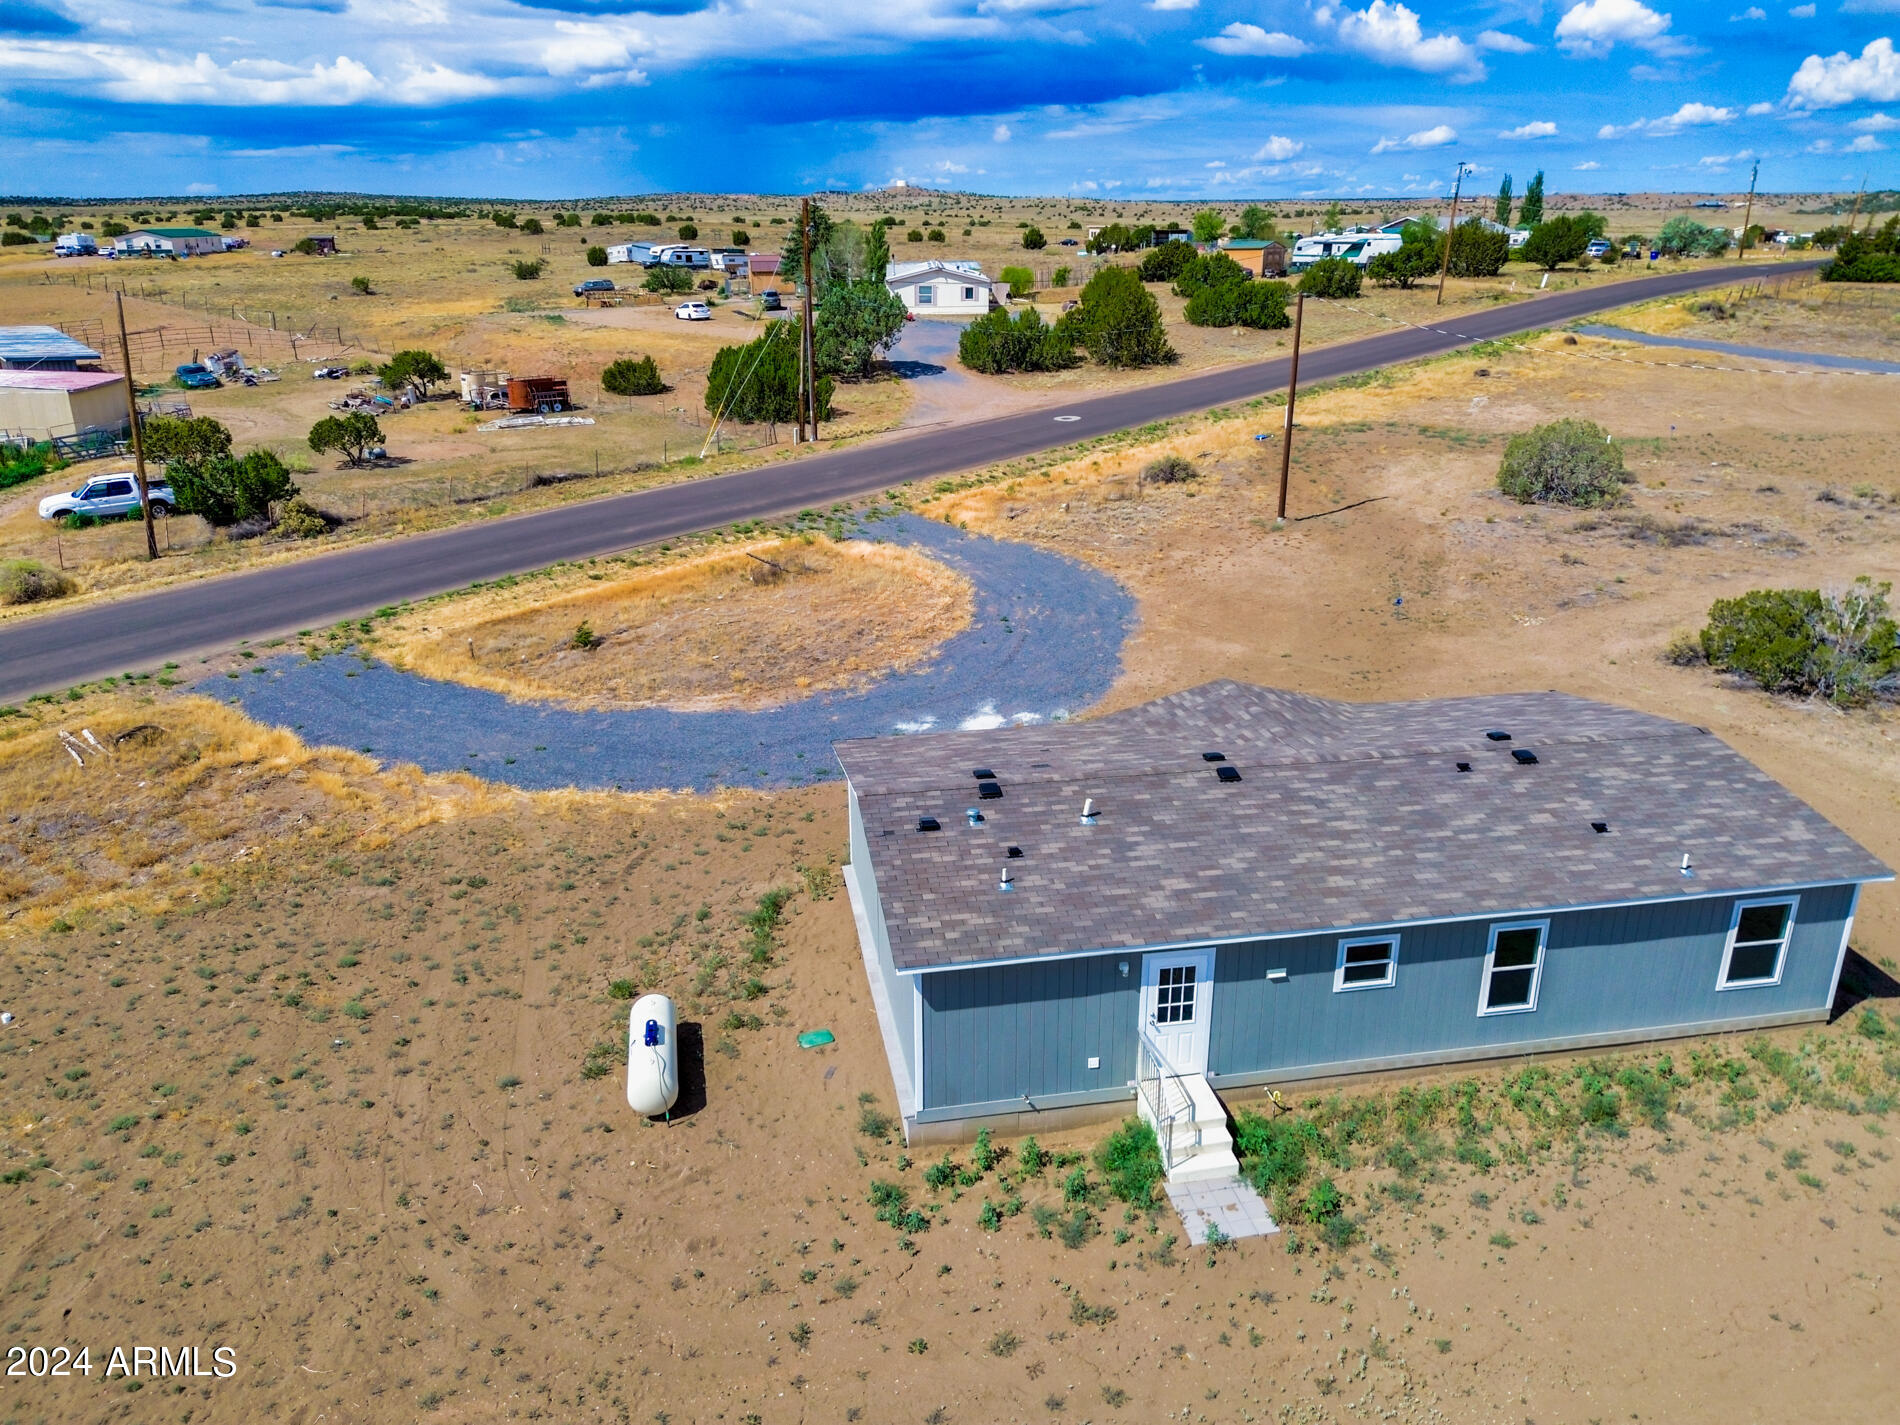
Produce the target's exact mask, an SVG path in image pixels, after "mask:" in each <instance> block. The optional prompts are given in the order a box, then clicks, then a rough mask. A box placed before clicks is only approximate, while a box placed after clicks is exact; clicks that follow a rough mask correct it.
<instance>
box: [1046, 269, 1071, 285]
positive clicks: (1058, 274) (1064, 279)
mask: <svg viewBox="0 0 1900 1425" xmlns="http://www.w3.org/2000/svg"><path fill="white" fill-rule="evenodd" d="M1069 273H1070V270H1069V269H1068V268H1066V267H1058V268H1057V269H1056V270H1055V271H1054V272H1053V273H1051V274H1050V276H1049V285H1050V286H1051V287H1067V286H1068V285H1069Z"/></svg>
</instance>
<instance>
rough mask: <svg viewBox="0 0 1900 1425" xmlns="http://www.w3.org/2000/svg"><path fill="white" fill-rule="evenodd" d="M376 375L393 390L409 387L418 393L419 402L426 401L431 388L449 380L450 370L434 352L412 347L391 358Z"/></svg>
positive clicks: (378, 369)
mask: <svg viewBox="0 0 1900 1425" xmlns="http://www.w3.org/2000/svg"><path fill="white" fill-rule="evenodd" d="M376 374H377V376H379V377H380V378H381V379H382V383H383V385H385V386H388V387H390V388H391V389H394V388H395V387H398V386H407V387H408V388H409V389H410V390H412V391H414V392H415V393H416V399H417V400H418V401H426V400H428V399H429V388H430V387H431V386H439V385H441V384H442V383H443V382H445V381H447V380H448V379H449V368H448V367H446V366H444V365H443V364H442V358H441V357H439V356H437V355H436V354H435V353H434V352H432V351H424V350H422V349H421V348H420V347H411V348H409V349H408V350H407V351H399V352H397V353H396V354H395V355H394V356H392V357H390V358H389V361H388V362H387V363H386V364H385V365H383V366H381V367H378V368H377V370H376Z"/></svg>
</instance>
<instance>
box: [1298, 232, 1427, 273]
mask: <svg viewBox="0 0 1900 1425" xmlns="http://www.w3.org/2000/svg"><path fill="white" fill-rule="evenodd" d="M1403 245H1404V238H1403V237H1401V236H1400V235H1399V234H1398V233H1396V232H1385V231H1383V230H1381V229H1379V228H1363V227H1354V228H1347V229H1346V230H1345V231H1344V232H1337V233H1313V234H1312V235H1310V236H1308V237H1303V238H1300V239H1299V240H1298V241H1296V242H1295V243H1294V244H1293V251H1292V253H1291V254H1290V255H1289V257H1288V259H1287V270H1288V271H1289V272H1304V271H1305V270H1306V269H1307V268H1309V267H1311V266H1312V265H1313V264H1314V263H1315V262H1318V261H1319V260H1320V259H1321V258H1322V257H1343V258H1345V259H1346V261H1348V262H1350V263H1352V264H1353V266H1355V267H1364V266H1365V265H1366V264H1367V263H1368V262H1370V261H1372V259H1373V258H1375V257H1377V256H1378V255H1379V254H1380V253H1382V252H1397V251H1398V250H1399V248H1400V247H1401V246H1403Z"/></svg>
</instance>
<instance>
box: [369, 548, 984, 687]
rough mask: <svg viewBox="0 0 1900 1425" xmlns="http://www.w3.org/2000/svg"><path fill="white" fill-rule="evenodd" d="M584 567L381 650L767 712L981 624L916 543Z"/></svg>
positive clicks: (471, 679)
mask: <svg viewBox="0 0 1900 1425" xmlns="http://www.w3.org/2000/svg"><path fill="white" fill-rule="evenodd" d="M600 578H601V575H600V574H599V573H598V572H597V571H594V572H590V571H588V570H586V569H584V568H579V567H577V568H575V569H573V570H570V571H565V572H563V573H562V574H561V575H558V576H556V582H555V584H554V586H553V588H552V589H550V588H549V586H548V584H547V583H546V582H544V581H535V582H534V583H533V584H531V585H520V584H516V585H512V586H508V587H493V588H489V589H484V590H481V591H480V592H478V593H476V594H473V595H469V596H467V597H464V598H460V599H456V600H453V601H451V602H448V603H446V604H436V605H432V606H430V607H428V608H426V609H423V610H420V611H418V612H416V613H413V614H410V615H407V616H405V617H403V618H400V619H397V620H395V621H394V622H393V623H391V624H390V625H389V626H388V627H387V628H385V629H383V630H381V631H380V632H379V634H378V640H377V646H378V651H379V652H381V653H382V654H383V655H384V656H385V657H387V658H388V659H389V660H390V661H391V662H392V663H395V664H397V665H399V666H401V667H404V668H407V669H409V670H410V671H412V672H415V673H420V674H422V675H423V676H425V677H430V678H441V679H445V680H448V681H450V682H457V683H465V684H468V685H471V686H473V687H478V688H488V689H490V690H491V691H494V692H498V693H504V694H506V695H507V696H508V697H510V698H516V699H524V700H547V699H556V700H559V701H562V702H565V703H569V704H573V705H577V706H582V707H621V708H624V707H652V706H664V707H673V708H682V709H688V710H704V709H711V708H757V707H765V706H769V705H771V704H774V703H779V702H785V701H788V700H791V699H794V698H799V697H803V696H805V695H806V694H808V693H814V692H824V691H830V690H834V689H839V688H853V687H861V686H863V685H865V684H867V683H869V682H870V681H872V680H873V679H875V678H877V677H880V676H882V675H884V674H886V673H889V672H892V671H895V670H900V669H905V668H910V667H914V666H915V665H916V664H918V663H919V662H921V661H922V660H924V659H926V658H928V657H929V656H930V654H931V651H932V650H933V649H935V648H936V647H937V646H938V645H939V644H941V643H942V642H943V640H945V639H946V638H949V637H951V636H952V635H953V634H956V633H959V632H961V631H962V630H963V629H965V628H967V627H969V623H970V615H971V605H972V594H971V589H970V583H969V580H967V579H965V578H964V577H963V576H962V575H960V574H957V573H954V572H953V571H951V570H949V569H947V568H945V567H944V566H943V565H941V564H938V563H936V562H935V561H933V560H930V559H927V558H925V557H924V556H923V555H921V554H918V553H917V552H915V551H914V550H910V549H903V548H899V547H897V546H895V545H888V544H873V543H870V542H868V541H864V540H849V541H844V542H834V541H832V540H829V539H826V538H824V537H822V536H818V535H811V536H800V537H797V538H792V539H778V540H766V541H762V542H759V543H756V544H751V545H747V546H745V547H743V548H738V549H729V550H722V551H721V552H719V553H717V554H711V555H706V556H704V557H701V558H697V559H691V560H686V561H683V562H681V563H677V564H672V565H668V566H665V567H662V568H657V569H644V570H640V571H638V572H636V573H633V574H629V575H627V576H625V577H622V578H618V579H613V580H612V581H610V582H604V583H603V582H595V581H597V580H599V579H600Z"/></svg>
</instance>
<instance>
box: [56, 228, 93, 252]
mask: <svg viewBox="0 0 1900 1425" xmlns="http://www.w3.org/2000/svg"><path fill="white" fill-rule="evenodd" d="M98 252H99V240H98V239H97V238H95V237H94V236H93V235H92V234H91V233H61V234H60V235H59V237H58V238H56V239H55V240H54V242H53V256H54V257H94V256H97V255H98Z"/></svg>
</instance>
